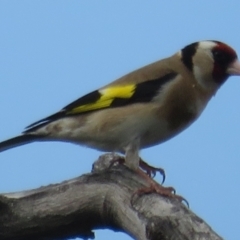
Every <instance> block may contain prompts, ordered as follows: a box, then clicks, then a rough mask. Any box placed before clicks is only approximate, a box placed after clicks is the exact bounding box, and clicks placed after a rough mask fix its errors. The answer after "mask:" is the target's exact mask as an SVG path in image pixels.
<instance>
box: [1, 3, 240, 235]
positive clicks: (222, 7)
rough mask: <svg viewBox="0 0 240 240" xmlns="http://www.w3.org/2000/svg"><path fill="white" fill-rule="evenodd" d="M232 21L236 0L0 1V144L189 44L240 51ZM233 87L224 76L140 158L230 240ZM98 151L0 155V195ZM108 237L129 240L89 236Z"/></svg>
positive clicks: (234, 204)
mask: <svg viewBox="0 0 240 240" xmlns="http://www.w3.org/2000/svg"><path fill="white" fill-rule="evenodd" d="M239 16H240V2H239V1H237V0H232V1H220V0H219V1H209V0H201V1H190V0H186V1H177V0H175V1H137V0H132V1H127V0H121V1H106V0H102V1H91V0H89V1H80V0H79V1H60V0H57V1H30V0H28V1H24V0H22V1H18V0H16V1H12V0H5V1H4V0H2V1H0V33H1V34H0V112H1V115H0V139H1V140H5V139H7V138H9V137H13V136H15V135H17V134H19V133H20V132H21V131H22V130H23V128H24V127H25V126H27V125H28V124H30V123H32V122H34V121H36V120H38V119H40V118H43V117H46V116H47V115H49V114H52V113H53V112H56V111H58V110H60V109H61V108H62V107H64V106H65V105H66V104H68V103H70V102H71V101H73V100H75V99H77V98H78V97H80V96H82V95H84V94H86V93H88V92H89V91H92V90H95V89H97V88H99V87H101V86H102V85H105V84H107V83H108V82H110V81H112V80H115V79H116V78H118V77H120V76H122V75H124V74H126V73H128V72H130V71H132V70H135V69H136V68H139V67H141V66H143V65H146V64H148V63H151V62H153V61H156V60H158V59H161V58H163V57H167V56H169V55H171V54H173V53H175V52H176V51H178V50H179V49H181V48H182V47H184V46H185V45H187V44H189V43H192V42H194V41H198V40H205V39H216V40H220V41H224V42H226V43H228V44H230V45H231V46H232V47H233V48H235V49H236V51H237V52H238V53H239V54H240V20H239ZM239 89H240V78H239V77H232V78H230V79H229V80H228V81H227V82H226V84H225V85H224V86H223V87H222V88H221V89H220V90H219V92H218V93H217V95H216V97H214V98H213V99H212V101H211V102H210V103H209V105H208V107H207V109H206V110H205V111H204V113H203V114H202V116H201V117H200V119H199V120H198V121H197V122H196V123H194V124H193V125H192V126H191V127H190V128H189V129H187V130H186V131H185V132H183V133H182V134H180V135H179V136H177V137H176V138H174V139H172V140H170V141H168V142H166V143H164V144H162V145H159V146H155V147H152V148H149V149H146V150H144V151H142V152H141V155H142V157H143V158H144V159H146V160H147V161H148V162H149V163H150V164H152V165H154V166H161V167H163V168H164V169H165V171H166V173H167V179H166V183H165V185H166V186H169V185H171V186H174V187H175V188H176V190H177V192H178V193H179V194H181V195H182V196H184V197H185V198H186V199H187V200H188V201H189V202H190V206H191V210H193V211H194V212H195V213H197V214H198V215H199V216H200V217H202V218H203V219H204V220H205V221H207V223H208V224H210V225H211V227H212V228H213V229H214V230H215V231H216V232H218V233H219V234H220V235H221V236H222V237H224V238H225V239H231V240H234V239H236V240H237V239H239V236H240V228H239V217H240V206H239V202H240V190H239V185H240V177H239V172H240V161H239V157H240V148H239V145H240V144H239V142H240V125H239V123H240V109H239V103H240V94H239ZM99 154H100V153H99V152H98V151H96V150H92V149H87V148H84V147H79V146H76V145H72V144H67V143H34V144H30V145H25V146H23V147H20V148H15V149H12V150H10V151H6V152H3V153H1V154H0V192H2V193H3V192H12V191H21V190H26V189H32V188H37V187H40V186H43V185H48V184H50V183H57V182H61V181H63V180H66V179H70V178H73V177H76V176H79V175H81V174H83V173H87V172H89V171H90V170H91V165H92V163H93V161H94V160H95V159H97V158H98V156H99ZM156 179H157V180H158V181H161V177H160V176H157V178H156ZM113 238H114V239H115V240H118V239H121V240H127V239H130V237H129V236H127V235H125V234H123V233H114V232H112V231H109V230H98V231H96V239H99V240H101V239H103V240H108V239H109V240H110V239H113Z"/></svg>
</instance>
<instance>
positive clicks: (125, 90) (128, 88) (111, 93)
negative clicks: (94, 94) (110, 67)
mask: <svg viewBox="0 0 240 240" xmlns="http://www.w3.org/2000/svg"><path fill="white" fill-rule="evenodd" d="M135 88H136V85H134V84H132V85H125V86H116V87H108V88H104V89H101V90H99V91H98V93H99V95H100V98H99V99H98V100H97V101H95V102H93V103H88V104H84V105H80V106H78V107H75V108H73V109H72V110H70V111H68V114H76V113H82V112H88V111H93V110H97V109H102V108H107V107H110V106H111V104H112V102H113V101H114V99H116V98H125V99H127V98H131V97H132V95H133V94H134V91H135Z"/></svg>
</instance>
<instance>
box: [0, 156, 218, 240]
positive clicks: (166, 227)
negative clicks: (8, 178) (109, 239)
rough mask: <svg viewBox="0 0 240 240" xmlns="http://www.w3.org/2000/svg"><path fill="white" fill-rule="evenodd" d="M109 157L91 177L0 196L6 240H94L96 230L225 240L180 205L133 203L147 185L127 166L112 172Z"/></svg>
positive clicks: (154, 198) (0, 235)
mask: <svg viewBox="0 0 240 240" xmlns="http://www.w3.org/2000/svg"><path fill="white" fill-rule="evenodd" d="M116 157H117V155H114V154H105V155H103V156H101V157H100V158H99V159H98V160H97V161H96V162H95V163H94V166H93V170H92V173H89V174H85V175H82V176H80V177H77V178H74V179H71V180H68V181H64V182H62V183H60V184H54V185H49V186H46V187H40V188H38V189H34V190H29V191H23V192H16V193H8V194H1V195H0V239H1V240H28V239H34V240H60V239H62V240H63V239H68V238H74V237H80V238H83V239H93V238H94V232H93V230H94V229H100V228H102V229H103V228H109V229H112V230H114V231H122V232H125V233H127V234H129V235H130V236H131V237H133V238H134V239H140V240H147V239H149V240H153V239H154V240H157V239H159V240H160V239H161V240H165V239H171V240H172V239H176V240H181V239H184V240H195V239H198V240H200V239H201V240H220V239H222V238H221V237H219V236H218V235H217V234H216V233H215V232H214V231H213V230H212V229H211V228H210V227H209V226H208V225H207V224H206V223H205V222H204V221H203V220H202V219H200V218H199V217H198V216H196V215H195V214H194V213H193V212H191V211H190V210H189V209H188V208H187V207H186V206H185V205H184V204H182V203H180V202H178V201H177V200H175V199H167V198H164V197H161V196H159V195H157V194H149V195H143V196H141V197H134V202H133V205H132V204H131V203H130V201H131V197H132V194H133V193H134V192H135V191H136V190H137V189H139V188H142V187H144V186H147V182H145V180H144V179H143V178H141V177H140V176H139V175H138V174H136V173H135V172H132V171H131V170H130V169H128V168H127V167H125V166H124V165H117V166H113V167H111V168H109V164H110V162H111V161H112V160H113V159H115V158H116Z"/></svg>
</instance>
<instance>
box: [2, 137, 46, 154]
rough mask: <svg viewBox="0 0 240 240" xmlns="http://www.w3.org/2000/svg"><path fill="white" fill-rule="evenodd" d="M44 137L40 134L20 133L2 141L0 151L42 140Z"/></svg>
mask: <svg viewBox="0 0 240 240" xmlns="http://www.w3.org/2000/svg"><path fill="white" fill-rule="evenodd" d="M41 138H42V137H41V136H38V135H30V134H26V135H20V136H17V137H14V138H11V139H8V140H6V141H3V142H0V152H3V151H5V150H8V149H10V148H14V147H18V146H21V145H24V144H27V143H31V142H35V141H38V140H40V139H41Z"/></svg>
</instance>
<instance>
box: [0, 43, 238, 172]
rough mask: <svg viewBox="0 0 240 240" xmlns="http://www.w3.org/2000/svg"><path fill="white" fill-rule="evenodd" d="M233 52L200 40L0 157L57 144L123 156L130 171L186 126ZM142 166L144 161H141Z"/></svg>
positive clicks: (36, 126) (71, 108) (34, 130)
mask: <svg viewBox="0 0 240 240" xmlns="http://www.w3.org/2000/svg"><path fill="white" fill-rule="evenodd" d="M234 75H235V76H240V62H239V61H238V57H237V54H236V51H235V50H234V49H233V48H232V47H230V46H229V45H227V44H226V43H223V42H220V41H216V40H203V41H199V42H194V43H191V44H189V45H187V46H185V47H183V48H182V49H181V50H180V51H178V52H176V53H175V54H173V55H172V56H170V57H166V58H164V59H162V60H159V61H157V62H154V63H151V64H149V65H147V66H144V67H142V68H140V69H137V70H135V71H133V72H131V73H129V74H127V75H125V76H123V77H121V78H119V79H117V80H115V81H113V82H111V83H109V84H107V85H105V86H103V87H101V88H99V89H98V90H95V91H93V92H90V93H88V94H86V95H84V96H82V97H80V98H78V99H77V100H75V101H73V102H72V103H70V104H68V105H67V106H65V107H64V108H62V109H61V110H60V111H58V112H56V113H54V114H52V115H50V116H48V117H46V118H43V119H41V120H39V121H36V122H34V123H32V124H31V125H29V126H27V127H26V129H25V130H24V131H23V132H22V134H21V135H19V136H16V137H13V138H11V139H9V140H5V141H3V142H1V143H0V152H3V151H5V150H8V149H11V148H14V147H18V146H21V145H24V144H28V143H31V142H37V141H41V142H42V141H62V142H71V143H75V144H79V145H82V146H87V147H90V148H94V149H97V150H100V151H104V152H118V153H121V154H124V155H125V164H126V166H127V167H129V168H130V169H132V170H134V171H136V170H138V169H139V165H141V158H140V156H139V151H140V150H141V149H144V148H148V147H151V146H154V145H157V144H161V143H163V142H165V141H167V140H169V139H171V138H172V137H174V136H176V135H178V134H179V133H180V132H182V131H183V130H185V129H186V128H187V127H189V126H190V125H191V124H192V123H193V122H194V121H195V120H196V119H198V117H199V116H200V115H201V113H202V112H203V110H204V109H205V107H206V106H207V104H208V102H209V101H210V99H211V98H212V97H213V96H214V95H215V94H216V92H217V91H218V89H219V88H220V87H221V86H222V85H223V84H224V83H225V82H226V80H227V79H228V78H229V77H230V76H234ZM142 163H144V162H142Z"/></svg>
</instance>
